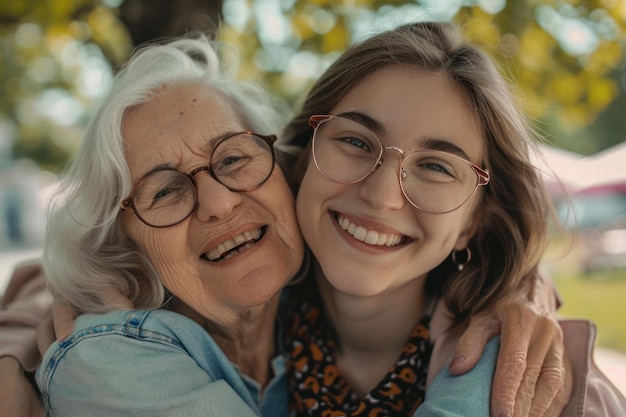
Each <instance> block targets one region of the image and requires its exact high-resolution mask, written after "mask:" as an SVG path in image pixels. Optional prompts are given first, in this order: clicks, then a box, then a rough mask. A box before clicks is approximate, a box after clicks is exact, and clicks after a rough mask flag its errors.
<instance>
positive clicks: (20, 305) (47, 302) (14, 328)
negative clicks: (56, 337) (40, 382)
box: [0, 262, 52, 371]
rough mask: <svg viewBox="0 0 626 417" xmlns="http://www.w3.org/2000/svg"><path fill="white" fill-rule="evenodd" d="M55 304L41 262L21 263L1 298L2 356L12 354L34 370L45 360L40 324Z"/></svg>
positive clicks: (27, 368)
mask: <svg viewBox="0 0 626 417" xmlns="http://www.w3.org/2000/svg"><path fill="white" fill-rule="evenodd" d="M51 306H52V297H51V296H50V294H49V293H48V291H47V290H46V284H45V278H44V276H43V273H42V272H41V267H40V265H39V263H38V262H34V263H29V264H24V265H21V266H19V267H18V268H17V269H16V270H15V272H14V274H13V276H12V278H11V281H10V282H9V286H8V287H7V290H6V292H5V294H4V296H3V297H2V299H1V300H0V357H3V356H12V357H14V358H16V359H17V360H18V361H19V362H20V363H21V364H22V367H23V368H24V369H26V370H29V371H32V370H34V369H35V367H36V366H37V365H38V364H39V362H40V360H41V356H40V354H39V351H38V348H37V327H38V326H39V324H40V323H41V322H42V320H43V319H44V318H45V317H47V316H49V315H50V313H51Z"/></svg>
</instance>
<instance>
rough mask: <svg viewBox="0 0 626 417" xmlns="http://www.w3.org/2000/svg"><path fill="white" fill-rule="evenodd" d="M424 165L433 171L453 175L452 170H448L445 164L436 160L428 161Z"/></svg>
mask: <svg viewBox="0 0 626 417" xmlns="http://www.w3.org/2000/svg"><path fill="white" fill-rule="evenodd" d="M422 167H424V168H426V169H430V170H433V171H437V172H441V173H442V174H448V175H452V174H451V173H450V171H448V170H447V169H446V168H445V167H444V166H443V165H441V164H438V163H436V162H426V163H425V164H423V165H422Z"/></svg>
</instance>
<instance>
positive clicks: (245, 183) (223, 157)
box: [133, 134, 274, 227]
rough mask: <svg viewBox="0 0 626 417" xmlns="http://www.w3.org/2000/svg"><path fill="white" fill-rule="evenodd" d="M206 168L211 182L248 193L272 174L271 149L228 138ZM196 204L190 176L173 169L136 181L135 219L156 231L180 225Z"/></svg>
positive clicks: (256, 141) (249, 138) (248, 138)
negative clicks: (217, 182)
mask: <svg viewBox="0 0 626 417" xmlns="http://www.w3.org/2000/svg"><path fill="white" fill-rule="evenodd" d="M209 167H210V168H209V170H210V172H211V175H212V176H213V178H214V179H216V180H217V181H219V182H220V183H221V184H223V185H224V186H225V187H227V188H228V189H230V190H231V191H250V190H252V189H254V188H256V187H258V186H259V185H260V184H262V183H263V182H265V181H266V180H267V179H268V178H269V176H270V175H271V174H272V171H273V169H274V157H273V153H272V149H271V145H270V144H269V143H267V141H265V140H264V139H263V138H261V137H258V136H255V135H252V134H238V135H235V136H232V137H230V138H227V139H225V140H223V141H222V142H220V143H219V144H218V145H217V146H216V147H215V149H214V150H213V153H212V154H211V158H210V163H209ZM197 171H198V170H197ZM196 173H197V172H196ZM194 175H195V174H194ZM196 201H197V195H196V186H195V184H194V181H193V180H192V177H191V175H188V174H184V173H181V172H179V171H177V170H175V169H161V170H157V171H153V172H151V173H149V174H148V175H146V176H145V177H143V179H142V180H140V184H138V186H137V188H136V190H135V193H134V195H133V206H134V208H135V212H136V213H137V215H138V216H139V218H140V219H142V220H143V221H144V222H145V223H147V224H149V225H151V226H156V227H165V226H171V225H174V224H177V223H179V222H181V221H182V220H184V219H185V218H187V217H188V216H189V215H190V214H191V212H193V210H194V209H195V206H196Z"/></svg>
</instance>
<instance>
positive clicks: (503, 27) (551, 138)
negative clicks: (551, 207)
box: [0, 0, 626, 392]
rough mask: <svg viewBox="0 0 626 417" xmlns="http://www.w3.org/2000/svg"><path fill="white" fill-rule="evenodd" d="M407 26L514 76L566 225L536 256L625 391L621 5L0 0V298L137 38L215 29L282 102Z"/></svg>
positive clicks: (625, 36)
mask: <svg viewBox="0 0 626 417" xmlns="http://www.w3.org/2000/svg"><path fill="white" fill-rule="evenodd" d="M414 20H437V21H452V22H456V23H459V24H461V25H462V27H463V30H464V31H465V33H466V35H467V36H468V37H469V38H470V39H472V40H473V41H475V42H477V43H479V44H481V45H482V46H483V47H484V48H485V49H486V50H487V51H488V52H489V53H491V54H492V56H493V57H494V58H495V59H496V60H497V61H498V62H499V64H500V66H501V69H502V72H503V74H505V76H506V77H507V78H508V79H510V80H511V81H512V82H513V83H514V84H515V86H516V89H517V94H518V95H519V97H520V98H521V101H522V103H523V106H524V108H525V110H526V111H527V112H528V114H529V115H530V116H531V117H532V118H533V120H534V121H535V124H536V128H537V129H538V131H540V132H541V133H542V135H543V136H544V137H545V141H544V143H542V144H541V148H542V150H543V155H542V156H540V155H538V156H537V158H536V163H537V165H538V166H539V167H540V168H541V169H542V171H543V172H544V173H545V178H546V183H547V186H548V187H549V189H550V191H551V192H552V195H553V197H554V199H555V202H556V203H557V205H558V208H559V217H560V219H561V221H562V223H563V225H564V228H565V232H566V233H562V232H559V233H555V235H554V237H553V239H552V243H551V246H550V250H549V251H548V253H547V255H546V258H545V267H546V269H547V270H548V271H549V272H550V274H551V275H552V276H553V279H554V281H555V283H556V285H557V287H558V289H559V291H560V293H561V295H562V297H563V300H564V306H563V307H562V309H561V313H562V314H563V315H564V316H569V317H587V318H590V319H592V320H594V321H595V322H596V323H597V325H598V328H599V339H598V344H597V345H598V347H599V354H598V362H600V364H601V366H602V367H603V368H604V369H605V370H606V371H607V373H609V374H610V375H611V377H612V378H613V380H615V381H616V383H617V384H618V385H620V387H622V389H623V390H624V391H625V392H626V364H625V362H624V359H623V358H624V355H626V326H624V322H623V318H624V317H626V303H625V302H624V298H625V297H626V117H625V116H626V54H625V51H626V32H625V31H626V0H515V1H513V0H508V1H507V0H411V1H406V0H404V1H401V0H395V1H374V0H343V1H329V0H314V1H301V0H256V1H252V0H222V1H208V0H177V1H176V2H173V1H168V0H3V1H2V2H0V48H1V55H0V293H2V291H3V290H4V287H5V285H6V282H7V279H8V277H9V274H10V271H11V270H12V268H13V267H14V265H15V263H16V262H19V261H21V260H23V259H27V258H31V257H34V256H37V255H38V253H39V251H40V250H41V245H42V239H43V230H44V223H45V220H44V210H45V204H46V201H47V199H48V197H49V196H50V194H51V193H52V192H53V191H54V188H55V184H56V182H57V180H58V176H59V175H60V173H61V172H62V170H63V167H64V166H65V165H66V163H67V162H68V161H69V159H70V158H71V157H72V156H73V154H74V152H75V150H76V149H77V147H78V145H79V143H80V135H81V131H82V127H83V126H84V124H85V123H86V120H87V118H88V117H89V114H90V111H91V109H92V107H93V105H94V103H95V102H96V101H97V100H98V97H100V96H101V95H102V94H103V92H105V91H106V90H107V88H108V86H109V85H110V83H111V79H112V76H113V74H114V73H115V71H116V69H117V68H119V66H120V65H121V64H122V63H123V62H124V61H125V60H126V59H127V58H128V56H129V54H130V52H131V51H132V49H133V48H134V47H135V46H137V45H141V44H143V43H145V42H151V41H156V40H160V39H163V38H167V37H169V36H174V35H180V34H184V33H187V32H190V31H202V32H205V33H207V32H208V33H213V34H214V33H217V36H218V37H219V39H221V40H224V41H227V42H229V43H232V44H234V45H236V47H237V49H238V50H239V54H240V58H241V64H240V67H239V72H238V77H240V78H241V79H246V80H255V81H258V82H260V83H263V84H264V85H265V86H266V87H267V88H268V89H270V90H271V91H273V92H274V93H275V95H276V96H278V97H279V98H281V99H282V101H283V104H284V108H285V109H292V108H293V107H294V105H296V104H297V102H298V99H299V98H300V97H302V95H303V93H304V92H306V91H307V88H308V87H309V86H310V84H311V82H312V81H313V80H314V79H315V77H316V76H317V75H319V74H320V73H321V72H322V71H323V70H324V69H325V68H326V66H328V65H329V63H331V62H332V61H333V60H334V59H335V58H336V57H337V56H338V55H339V54H340V53H341V51H342V50H343V49H344V48H345V47H346V46H347V45H349V44H351V43H352V42H354V41H356V40H358V39H359V38H361V37H364V36H368V35H371V34H372V33H374V32H377V31H380V30H384V29H386V28H389V27H392V26H395V25H397V24H400V23H403V22H408V21H414ZM218 28H219V30H218ZM284 114H285V120H287V119H288V117H289V116H290V114H289V110H285V113H284ZM279 129H280V127H279V126H278V127H277V131H278V130H279Z"/></svg>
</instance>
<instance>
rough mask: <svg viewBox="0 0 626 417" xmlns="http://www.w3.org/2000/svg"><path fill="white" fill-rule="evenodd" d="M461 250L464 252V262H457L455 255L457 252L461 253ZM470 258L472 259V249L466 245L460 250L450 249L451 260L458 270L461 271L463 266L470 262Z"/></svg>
mask: <svg viewBox="0 0 626 417" xmlns="http://www.w3.org/2000/svg"><path fill="white" fill-rule="evenodd" d="M461 252H465V255H464V256H465V262H462V263H459V262H458V261H457V260H456V257H457V253H461ZM471 259H472V251H471V250H470V249H469V248H468V247H467V246H466V247H464V248H463V249H461V250H458V251H457V250H453V251H452V262H454V264H455V265H456V268H457V269H458V270H459V271H462V270H463V269H464V268H465V266H466V265H467V264H469V263H470V260H471Z"/></svg>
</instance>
